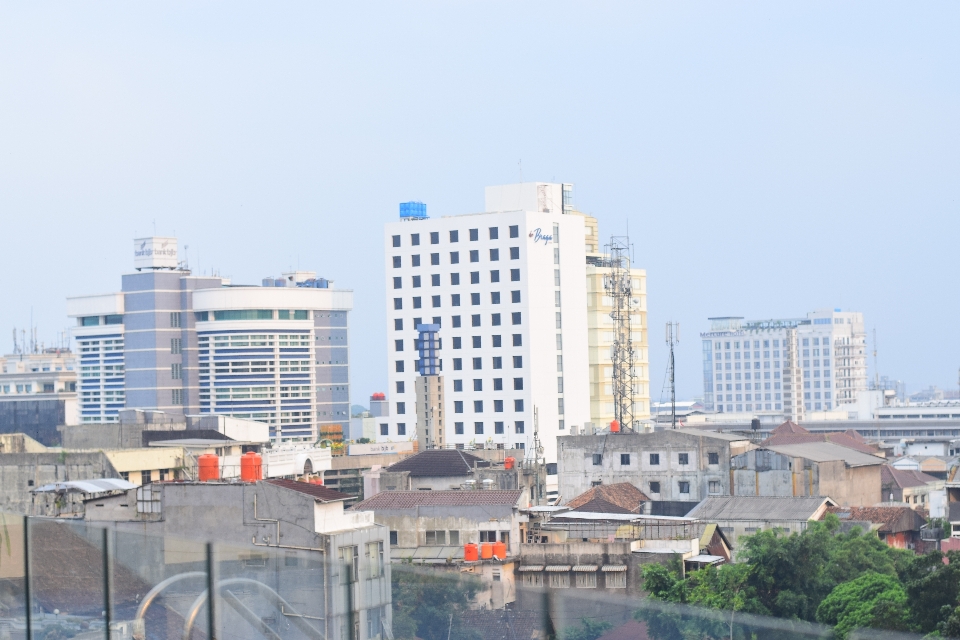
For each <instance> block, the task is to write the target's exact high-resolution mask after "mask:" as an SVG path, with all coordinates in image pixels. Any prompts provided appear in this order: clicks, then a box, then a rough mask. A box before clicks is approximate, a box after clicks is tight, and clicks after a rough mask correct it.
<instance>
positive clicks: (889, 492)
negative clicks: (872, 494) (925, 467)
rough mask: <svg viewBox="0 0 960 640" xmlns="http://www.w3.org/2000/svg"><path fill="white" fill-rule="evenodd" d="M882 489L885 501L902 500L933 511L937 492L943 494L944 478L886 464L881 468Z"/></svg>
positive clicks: (915, 506)
mask: <svg viewBox="0 0 960 640" xmlns="http://www.w3.org/2000/svg"><path fill="white" fill-rule="evenodd" d="M880 489H881V494H882V496H883V501H884V502H902V503H904V504H908V505H911V506H913V507H914V508H924V509H931V511H932V510H933V509H932V503H933V502H936V500H937V495H936V494H938V493H939V494H943V490H944V480H941V479H940V478H935V477H933V476H931V475H929V474H926V473H923V472H922V471H920V470H917V469H898V468H896V467H894V466H891V465H889V464H885V465H883V466H882V467H881V468H880Z"/></svg>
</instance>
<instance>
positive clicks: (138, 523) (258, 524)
mask: <svg viewBox="0 0 960 640" xmlns="http://www.w3.org/2000/svg"><path fill="white" fill-rule="evenodd" d="M347 497H348V496H346V495H344V494H341V493H339V492H337V491H334V490H332V489H328V488H326V487H324V486H322V485H313V484H308V483H304V482H295V481H291V480H266V481H260V482H253V483H240V482H233V483H225V482H205V483H197V482H190V483H159V484H153V485H150V486H146V487H139V488H137V489H133V490H131V491H129V492H126V493H123V494H120V495H116V496H110V497H107V498H98V499H94V500H87V501H86V502H85V513H86V515H85V520H86V521H87V522H88V523H91V524H95V525H98V526H105V527H107V528H108V529H109V530H110V531H112V532H114V536H115V549H116V562H119V563H122V564H125V565H126V566H128V567H129V568H131V569H134V570H135V571H136V573H137V574H139V575H141V576H144V577H146V578H147V579H148V581H149V582H150V583H156V582H158V581H159V580H162V579H163V578H165V577H167V576H169V575H170V574H171V573H173V572H178V571H184V570H190V569H191V564H194V563H196V561H197V559H198V556H199V557H202V554H198V552H199V551H200V550H201V549H202V544H201V543H203V542H205V541H208V540H213V541H215V542H216V545H217V547H216V549H217V551H216V553H218V554H219V558H221V561H220V564H221V569H220V570H221V574H222V575H223V577H233V576H238V577H244V578H249V579H253V580H256V581H258V582H262V583H263V584H266V585H268V586H270V587H271V588H273V589H274V590H275V591H276V592H278V593H279V594H280V596H281V597H283V598H284V599H285V600H287V602H289V603H290V604H291V605H293V606H294V607H295V608H296V613H295V614H294V613H290V614H289V615H297V616H300V617H302V618H303V619H305V620H308V621H309V623H310V624H312V625H317V627H318V628H319V630H321V632H322V636H321V637H326V638H368V639H374V638H386V637H392V634H391V633H390V631H389V630H390V628H391V623H392V612H391V606H390V603H391V593H390V545H389V539H388V534H387V529H386V528H385V527H382V526H379V525H377V524H376V523H375V522H374V518H373V514H372V513H369V512H353V511H345V510H344V508H343V501H344V500H345V499H347ZM201 588H202V587H201ZM351 612H352V614H353V615H351ZM258 613H260V617H261V618H263V620H264V622H265V623H266V624H268V625H269V626H271V628H272V629H274V630H275V631H279V630H281V629H284V628H286V623H288V622H290V621H291V619H290V618H287V619H286V620H284V619H283V618H280V619H279V620H278V619H277V618H276V615H277V614H276V613H271V614H270V615H271V618H269V619H268V618H266V615H267V614H266V612H258ZM281 615H282V616H285V615H287V614H286V613H283V612H282V610H281ZM225 618H226V616H225ZM226 622H229V621H228V620H227V621H225V623H224V624H226ZM350 624H353V625H354V629H353V633H351V632H350V628H349V625H350ZM247 629H248V627H247ZM245 633H246V632H245ZM224 635H230V634H227V633H225V634H224ZM243 637H246V636H245V635H244V636H243Z"/></svg>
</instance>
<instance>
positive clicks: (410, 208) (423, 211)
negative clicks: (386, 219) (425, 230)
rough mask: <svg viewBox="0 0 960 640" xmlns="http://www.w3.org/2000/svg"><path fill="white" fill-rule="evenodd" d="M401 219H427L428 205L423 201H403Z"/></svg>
mask: <svg viewBox="0 0 960 640" xmlns="http://www.w3.org/2000/svg"><path fill="white" fill-rule="evenodd" d="M400 219H401V220H426V219H427V205H426V204H424V203H422V202H401V203H400Z"/></svg>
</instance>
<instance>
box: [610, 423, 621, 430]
mask: <svg viewBox="0 0 960 640" xmlns="http://www.w3.org/2000/svg"><path fill="white" fill-rule="evenodd" d="M619 431H620V423H619V422H617V421H616V420H613V421H612V422H611V423H610V433H618V432H619Z"/></svg>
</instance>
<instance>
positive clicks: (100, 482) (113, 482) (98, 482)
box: [33, 478, 137, 493]
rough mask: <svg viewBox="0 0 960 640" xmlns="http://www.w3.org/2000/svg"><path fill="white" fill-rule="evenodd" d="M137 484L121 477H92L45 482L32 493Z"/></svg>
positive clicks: (117, 488)
mask: <svg viewBox="0 0 960 640" xmlns="http://www.w3.org/2000/svg"><path fill="white" fill-rule="evenodd" d="M136 486H137V485H135V484H133V483H132V482H127V481H126V480H123V479H122V478H94V479H92V480H69V481H67V482H54V483H53V484H45V485H43V486H42V487H38V488H36V489H34V490H33V493H54V492H57V491H63V492H70V493H74V492H75V493H104V492H106V491H126V490H127V489H133V488H134V487H136Z"/></svg>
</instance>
